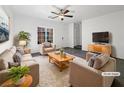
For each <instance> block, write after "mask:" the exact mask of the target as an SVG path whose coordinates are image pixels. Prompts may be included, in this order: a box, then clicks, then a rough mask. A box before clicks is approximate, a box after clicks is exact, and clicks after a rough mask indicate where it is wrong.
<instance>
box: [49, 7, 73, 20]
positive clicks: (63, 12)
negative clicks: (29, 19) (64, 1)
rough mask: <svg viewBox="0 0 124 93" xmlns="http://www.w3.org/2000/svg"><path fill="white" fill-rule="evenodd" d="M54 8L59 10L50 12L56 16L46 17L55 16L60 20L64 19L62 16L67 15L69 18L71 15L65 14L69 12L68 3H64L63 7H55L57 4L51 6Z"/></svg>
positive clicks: (52, 17) (53, 17)
mask: <svg viewBox="0 0 124 93" xmlns="http://www.w3.org/2000/svg"><path fill="white" fill-rule="evenodd" d="M53 7H54V8H56V9H57V10H59V12H58V13H57V12H53V11H52V12H51V13H52V14H55V15H56V16H49V17H48V18H51V19H55V18H58V17H59V18H60V19H61V21H63V20H64V17H69V18H72V17H73V15H67V13H69V12H71V11H70V10H68V9H67V8H68V7H69V5H66V6H65V7H64V8H63V9H61V8H59V7H57V6H53Z"/></svg>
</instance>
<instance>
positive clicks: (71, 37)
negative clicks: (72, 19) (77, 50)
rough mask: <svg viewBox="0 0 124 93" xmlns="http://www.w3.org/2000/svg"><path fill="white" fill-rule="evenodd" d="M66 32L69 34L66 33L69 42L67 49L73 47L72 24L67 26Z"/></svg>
mask: <svg viewBox="0 0 124 93" xmlns="http://www.w3.org/2000/svg"><path fill="white" fill-rule="evenodd" d="M68 29H69V30H68V31H69V33H68V37H69V40H68V41H69V42H68V44H69V47H72V48H73V47H74V23H70V24H69V25H68Z"/></svg>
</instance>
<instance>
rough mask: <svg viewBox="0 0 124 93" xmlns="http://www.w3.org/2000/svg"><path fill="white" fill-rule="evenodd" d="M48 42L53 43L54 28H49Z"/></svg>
mask: <svg viewBox="0 0 124 93" xmlns="http://www.w3.org/2000/svg"><path fill="white" fill-rule="evenodd" d="M47 42H51V43H53V29H51V28H47Z"/></svg>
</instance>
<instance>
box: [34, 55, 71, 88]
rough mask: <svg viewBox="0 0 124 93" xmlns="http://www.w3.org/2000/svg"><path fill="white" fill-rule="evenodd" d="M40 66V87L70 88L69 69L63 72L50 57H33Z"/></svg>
mask: <svg viewBox="0 0 124 93" xmlns="http://www.w3.org/2000/svg"><path fill="white" fill-rule="evenodd" d="M33 58H34V59H35V60H36V61H37V62H38V63H39V64H40V83H39V85H38V87H69V86H70V84H69V68H67V69H64V70H63V71H62V72H60V71H59V68H58V67H57V66H56V65H55V64H52V63H49V61H48V56H37V57H33Z"/></svg>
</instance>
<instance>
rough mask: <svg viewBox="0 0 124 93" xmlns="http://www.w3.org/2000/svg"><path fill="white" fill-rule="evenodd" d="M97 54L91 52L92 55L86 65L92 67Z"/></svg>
mask: <svg viewBox="0 0 124 93" xmlns="http://www.w3.org/2000/svg"><path fill="white" fill-rule="evenodd" d="M97 56H98V55H97V54H93V56H92V57H90V59H89V60H88V66H90V67H93V65H94V61H95V59H96V57H97Z"/></svg>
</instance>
